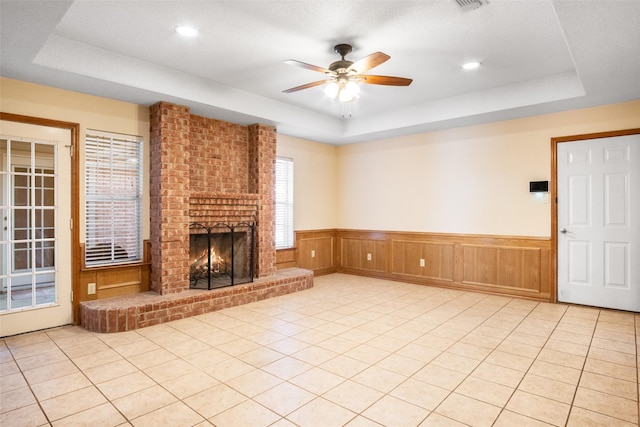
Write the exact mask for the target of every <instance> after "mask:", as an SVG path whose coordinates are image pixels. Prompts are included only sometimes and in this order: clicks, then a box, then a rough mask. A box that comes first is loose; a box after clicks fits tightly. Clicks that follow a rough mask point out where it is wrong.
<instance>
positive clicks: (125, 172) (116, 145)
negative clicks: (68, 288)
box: [84, 129, 142, 267]
mask: <svg viewBox="0 0 640 427" xmlns="http://www.w3.org/2000/svg"><path fill="white" fill-rule="evenodd" d="M84 154H85V159H84V172H85V173H84V178H85V182H84V184H85V187H84V189H85V191H84V193H85V266H87V267H99V266H108V265H116V264H125V263H133V262H140V261H141V260H142V137H140V136H133V135H124V134H119V133H113V132H103V131H97V130H91V129H88V130H87V133H86V135H85V152H84Z"/></svg>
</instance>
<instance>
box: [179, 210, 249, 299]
mask: <svg viewBox="0 0 640 427" xmlns="http://www.w3.org/2000/svg"><path fill="white" fill-rule="evenodd" d="M190 228H192V229H193V230H194V231H197V232H192V233H191V234H190V236H189V258H190V260H191V261H190V268H189V286H190V287H191V288H196V289H214V288H220V287H224V286H231V285H236V284H240V283H247V282H252V281H253V236H254V232H253V230H254V225H253V223H241V224H237V225H227V224H216V225H215V226H213V227H206V226H203V225H201V224H192V225H191V227H190ZM203 231H206V233H203Z"/></svg>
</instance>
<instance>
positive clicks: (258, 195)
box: [81, 102, 313, 332]
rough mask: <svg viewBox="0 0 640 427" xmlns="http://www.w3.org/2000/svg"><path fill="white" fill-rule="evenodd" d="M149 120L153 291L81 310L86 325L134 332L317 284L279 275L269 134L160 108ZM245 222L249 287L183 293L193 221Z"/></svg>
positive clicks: (296, 272) (303, 273)
mask: <svg viewBox="0 0 640 427" xmlns="http://www.w3.org/2000/svg"><path fill="white" fill-rule="evenodd" d="M150 116H151V117H150V122H151V141H150V163H151V164H150V211H151V233H150V244H151V245H150V246H151V283H150V289H151V291H152V292H147V293H144V294H135V295H132V296H127V297H122V298H112V299H105V300H94V301H88V302H85V303H82V304H81V322H82V324H83V326H85V327H86V328H88V329H90V330H93V331H98V332H114V331H124V330H130V329H135V328H139V327H144V326H148V325H152V324H157V323H162V322H165V321H169V320H174V319H180V318H184V317H189V316H192V315H195V314H201V313H205V312H208V311H214V310H217V309H220V308H223V307H229V306H232V305H237V304H242V303H247V302H251V301H256V300H259V299H264V298H268V297H271V296H277V295H283V294H286V293H289V292H294V291H297V290H301V289H306V288H309V287H311V286H313V273H312V272H310V271H308V270H302V269H288V270H282V271H276V266H275V262H276V251H275V244H274V241H273V235H274V215H275V201H274V179H275V176H274V168H275V158H276V130H275V128H273V127H271V126H266V125H261V124H255V125H249V126H243V125H238V124H233V123H228V122H224V121H220V120H215V119H211V118H207V117H202V116H197V115H192V114H190V112H189V108H188V107H185V106H180V105H175V104H170V103H166V102H160V103H157V104H155V105H153V106H152V107H151V108H150ZM242 222H252V223H254V224H255V231H254V232H255V235H254V246H255V247H254V251H255V256H254V266H253V272H254V277H255V280H254V282H253V283H248V284H242V285H237V286H233V287H230V288H222V289H215V290H205V291H202V290H195V289H189V276H190V275H189V272H190V264H191V262H190V255H189V235H190V227H189V226H190V224H193V223H198V224H202V225H204V226H206V227H209V226H213V225H215V224H218V223H226V224H237V223H242ZM136 298H137V301H136Z"/></svg>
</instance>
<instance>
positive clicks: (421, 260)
mask: <svg viewBox="0 0 640 427" xmlns="http://www.w3.org/2000/svg"><path fill="white" fill-rule="evenodd" d="M420 267H424V258H420Z"/></svg>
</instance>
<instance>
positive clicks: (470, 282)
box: [316, 230, 555, 301]
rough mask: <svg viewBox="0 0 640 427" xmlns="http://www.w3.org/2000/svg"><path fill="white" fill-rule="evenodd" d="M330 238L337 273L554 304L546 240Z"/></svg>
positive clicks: (346, 234)
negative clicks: (335, 242) (332, 240)
mask: <svg viewBox="0 0 640 427" xmlns="http://www.w3.org/2000/svg"><path fill="white" fill-rule="evenodd" d="M336 240H337V249H338V251H337V254H336V258H337V271H339V272H342V273H349V274H358V275H363V276H372V277H382V278H387V279H392V280H401V281H405V282H412V283H418V284H428V285H435V286H444V287H449V288H455V289H465V290H471V291H478V292H487V293H493V294H500V295H509V296H519V297H524V298H532V299H536V300H543V301H555V284H553V283H552V280H553V274H552V271H551V270H552V268H553V267H552V265H553V263H552V262H551V257H552V250H551V239H549V238H538V237H511V236H485V235H463V234H436V233H403V232H390V231H363V230H337V231H336ZM316 256H318V253H317V252H316Z"/></svg>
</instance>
